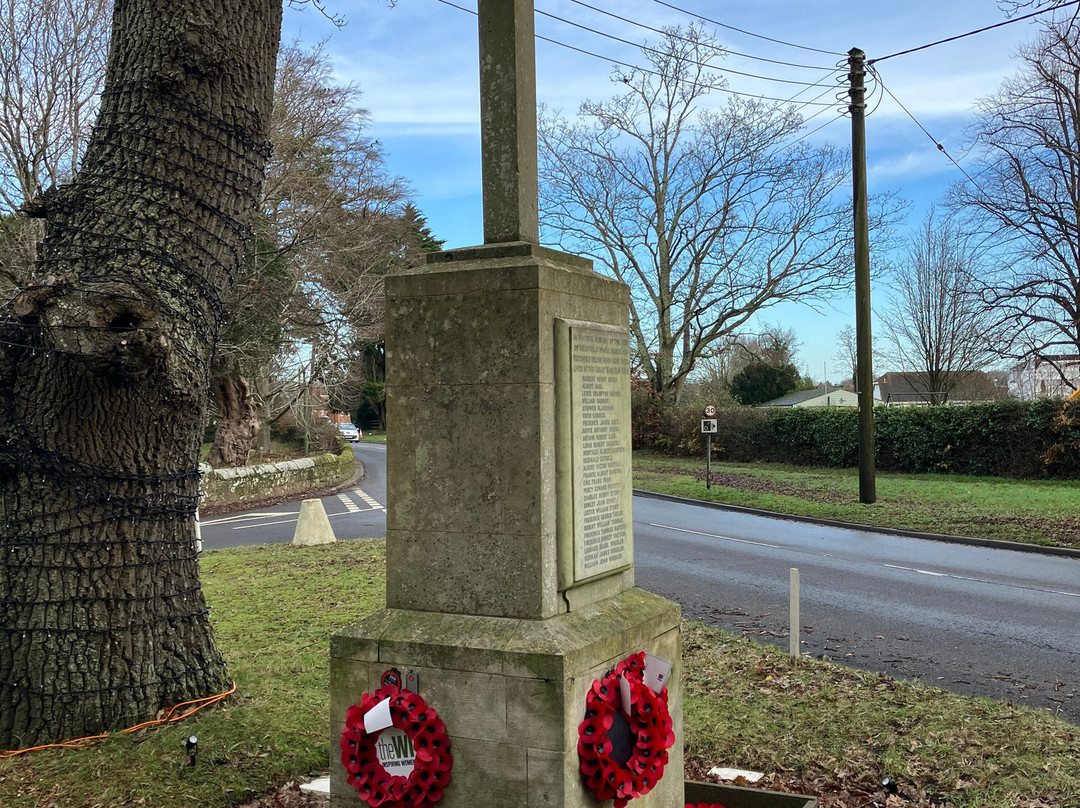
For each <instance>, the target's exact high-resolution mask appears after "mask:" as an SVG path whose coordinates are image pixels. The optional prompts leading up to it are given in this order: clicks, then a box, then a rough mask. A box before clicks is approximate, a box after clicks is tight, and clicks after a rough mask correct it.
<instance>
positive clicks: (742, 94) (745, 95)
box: [436, 0, 832, 107]
mask: <svg viewBox="0 0 1080 808" xmlns="http://www.w3.org/2000/svg"><path fill="white" fill-rule="evenodd" d="M436 2H438V3H442V4H443V5H444V6H450V7H451V8H455V9H457V10H458V11H464V12H465V13H466V14H472V15H473V16H476V11H474V10H473V9H471V8H465V7H464V6H459V5H458V4H457V3H453V2H451V1H450V0H436ZM536 38H537V39H538V40H540V41H542V42H548V43H550V44H552V45H558V46H559V47H560V48H566V49H567V50H572V51H574V52H576V53H580V54H582V55H584V56H590V57H592V58H594V59H600V60H602V61H605V62H607V63H609V64H614V65H618V66H620V67H625V68H629V69H630V70H636V71H639V72H641V73H645V74H648V75H652V76H659V75H661V74H660V73H659V71H656V70H652V69H650V68H647V67H642V66H640V65H636V64H632V63H630V62H623V61H621V60H619V59H613V58H611V57H609V56H603V55H601V54H599V53H594V52H592V51H590V50H586V49H585V48H579V47H577V46H575V45H570V44H568V43H566V42H560V41H559V40H557V39H551V38H550V37H546V36H540V35H539V34H537V35H536ZM620 41H626V40H620ZM627 44H629V45H633V46H634V47H635V48H639V49H640V48H641V47H642V46H641V45H640V44H638V43H635V42H629V41H627ZM703 66H705V67H707V68H709V69H710V70H720V69H721V68H717V67H713V66H712V65H703ZM797 83H798V84H802V85H805V88H806V89H808V88H810V87H820V86H822V84H821V82H818V83H816V84H811V83H809V82H797ZM714 89H715V90H716V91H717V92H721V93H726V94H728V95H734V96H739V97H742V98H753V99H755V100H758V101H776V102H779V103H781V104H787V103H790V101H789V100H788V99H786V98H777V97H775V96H769V95H761V94H759V93H747V92H740V91H739V90H732V89H730V88H728V87H715V88H714ZM804 91H805V90H804ZM811 105H812V106H819V107H826V106H832V104H828V103H824V102H818V101H806V102H803V104H802V106H811Z"/></svg>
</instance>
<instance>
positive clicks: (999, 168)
mask: <svg viewBox="0 0 1080 808" xmlns="http://www.w3.org/2000/svg"><path fill="white" fill-rule="evenodd" d="M1020 60H1021V67H1020V70H1019V71H1018V72H1017V74H1016V75H1015V76H1013V77H1012V78H1010V79H1008V80H1007V81H1005V82H1004V83H1003V84H1002V86H1001V89H1000V90H999V91H998V93H997V94H996V95H994V96H993V97H991V98H989V99H988V100H986V101H985V102H983V104H982V111H981V114H980V117H979V120H978V122H977V124H976V126H975V129H974V138H975V144H976V146H977V147H978V148H979V149H980V153H979V157H978V160H977V162H976V164H975V166H974V167H973V168H972V170H971V172H970V176H971V179H972V181H971V182H967V183H964V184H961V185H958V186H956V187H955V188H954V189H953V191H952V195H951V204H952V205H953V206H954V207H955V208H957V209H960V210H963V211H965V212H967V213H968V214H969V215H970V217H971V220H972V223H971V227H972V228H973V229H975V230H976V231H977V232H979V233H981V234H982V235H984V236H986V237H988V238H989V239H990V240H991V241H992V242H993V243H994V244H995V245H996V247H997V249H998V253H999V254H1000V255H1001V256H1002V259H1001V262H1000V266H999V268H998V269H997V271H995V272H993V273H991V274H990V275H989V276H988V277H987V278H986V282H985V287H984V290H983V295H984V298H985V299H986V302H987V304H988V305H989V306H991V307H992V308H993V309H994V310H995V311H996V312H997V315H998V322H999V323H1000V324H1001V325H1002V326H1003V327H1004V328H1005V329H1007V331H1008V333H1009V335H1010V337H1011V339H1010V341H1009V344H1008V345H1006V346H1004V347H1003V352H1004V353H1007V354H1008V355H1009V356H1012V357H1014V358H1028V357H1030V358H1034V359H1036V360H1040V361H1043V362H1048V363H1051V364H1052V363H1054V361H1055V359H1056V358H1059V357H1061V356H1063V355H1064V356H1070V355H1072V356H1075V355H1076V354H1080V146H1078V144H1080V21H1078V20H1077V19H1076V18H1075V17H1069V18H1068V19H1063V20H1056V21H1051V22H1048V23H1046V24H1045V25H1044V28H1043V31H1042V33H1041V34H1040V35H1039V36H1038V37H1037V38H1036V40H1035V41H1034V42H1033V43H1032V44H1030V45H1028V46H1026V47H1024V48H1022V49H1021V51H1020ZM1063 380H1065V381H1068V380H1066V379H1064V377H1063Z"/></svg>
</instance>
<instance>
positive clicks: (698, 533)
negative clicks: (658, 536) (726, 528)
mask: <svg viewBox="0 0 1080 808" xmlns="http://www.w3.org/2000/svg"><path fill="white" fill-rule="evenodd" d="M648 525H649V527H658V528H661V529H662V530H674V531H676V532H678V533H691V534H693V535H695V536H707V537H708V538H710V539H722V540H724V541H733V542H738V543H739V544H753V545H756V546H757V547H771V548H773V549H774V550H779V549H780V545H779V544H768V543H767V542H763V541H750V540H749V539H736V538H734V537H732V536H721V535H720V534H719V533H702V532H701V531H699V530H687V529H686V528H682V527H672V526H671V525H658V524H656V523H655V522H649V523H648Z"/></svg>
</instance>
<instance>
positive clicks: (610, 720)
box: [578, 652, 675, 808]
mask: <svg viewBox="0 0 1080 808" xmlns="http://www.w3.org/2000/svg"><path fill="white" fill-rule="evenodd" d="M656 661H658V662H662V660H656ZM644 673H645V653H644V652H638V653H636V654H631V655H630V656H629V657H627V658H626V659H624V660H623V661H622V662H620V663H619V664H618V665H616V666H615V668H614V669H613V670H611V671H609V672H608V673H607V675H605V676H604V677H603V678H602V679H597V680H595V681H594V682H593V683H592V687H591V688H590V689H589V695H588V696H587V697H586V699H585V720H584V721H582V722H581V725H580V726H579V727H578V758H579V759H580V761H581V773H582V775H583V776H584V778H585V785H586V787H587V788H588V789H589V790H590V791H592V793H593V794H594V795H595V796H596V798H597V799H599V800H602V801H603V800H614V801H615V808H624V806H625V805H626V804H627V803H628V802H629V801H630V800H632V799H635V798H636V797H640V796H643V795H645V794H648V793H649V792H650V791H652V789H653V786H655V785H656V784H657V782H659V780H660V778H661V777H663V776H664V767H665V766H667V763H668V752H667V750H668V749H670V748H671V747H672V746H673V745H674V744H675V733H674V730H673V729H672V724H671V713H670V712H668V693H667V687H664V686H663V685H662V684H660V683H659V682H654V684H658V685H659V687H658V688H657V690H654V689H653V687H650V686H649V685H648V684H646V683H645V681H644V679H645V676H644ZM664 676H665V677H666V672H665V674H664ZM653 678H655V677H653Z"/></svg>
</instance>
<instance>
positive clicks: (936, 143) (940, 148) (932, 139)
mask: <svg viewBox="0 0 1080 808" xmlns="http://www.w3.org/2000/svg"><path fill="white" fill-rule="evenodd" d="M867 67H868V69H869V72H870V73H871V74H872V75H873V76H874V78H875V79H877V83H878V86H880V87H881V89H882V90H884V91H885V92H886V93H888V95H889V98H891V99H892V100H893V101H895V102H896V104H897V106H899V107H900V109H902V110H903V111H904V113H905V114H906V115H907V116H908V117H909V118H911V120H912V121H913V122H914V124H915V125H916V126H917V127H919V129H921V130H922V133H923V134H924V135H926V136H927V137H928V138H930V142H931V143H933V144H934V146H935V147H936V148H937V150H938V151H939V152H941V153H942V154H944V155H945V157H946V158H948V160H949V162H950V163H952V164H953V165H954V166H956V168H957V169H958V170H959V171H960V173H961V174H963V175H964V176H965V177H967V179H968V182H970V183H971V184H972V185H974V186H975V187H976V188H978V189H979V191H980V192H981V193H982V194H983V196H989V194H987V193H986V191H984V190H983V189H982V186H980V185H979V183H978V182H976V180H975V178H974V177H972V176H971V175H970V174H969V173H968V172H967V170H966V169H965V168H964V167H963V166H962V165H960V163H958V162H957V161H956V159H955V158H954V157H953V156H952V155H951V154H949V152H948V151H947V150H946V149H945V146H944V145H942V143H941V141H939V140H938V139H937V138H936V137H934V136H933V135H932V134H930V131H929V130H928V129H927V128H926V127H925V126H923V125H922V123H920V121H919V119H918V118H916V117H915V116H914V115H913V114H912V113H911V110H909V109H908V108H907V107H905V106H904V104H903V103H902V102H901V101H900V99H899V98H897V97H896V96H895V95H894V94H893V92H892V90H890V89H889V88H888V87H886V86H885V82H883V81H882V80H881V76H880V75H879V74H878V72H877V71H876V70H874V69H873V68H870V66H869V64H868V65H867Z"/></svg>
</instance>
